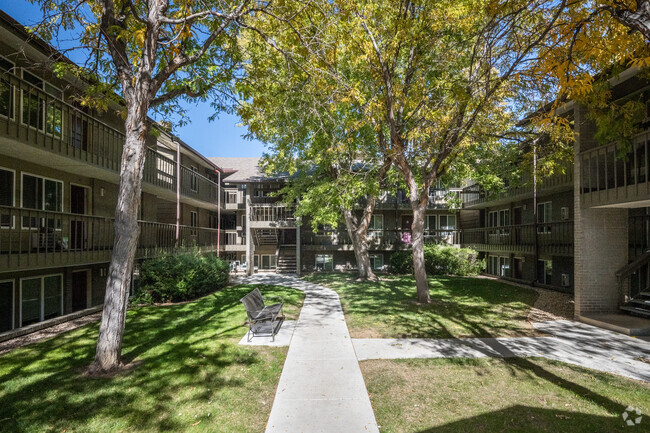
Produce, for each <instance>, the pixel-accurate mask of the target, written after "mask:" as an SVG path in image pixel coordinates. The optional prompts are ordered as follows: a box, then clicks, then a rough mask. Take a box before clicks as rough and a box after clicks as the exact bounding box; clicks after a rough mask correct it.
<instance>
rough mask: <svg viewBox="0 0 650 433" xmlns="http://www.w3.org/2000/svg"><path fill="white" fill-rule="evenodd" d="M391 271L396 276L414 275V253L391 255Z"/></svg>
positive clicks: (395, 253) (402, 252)
mask: <svg viewBox="0 0 650 433" xmlns="http://www.w3.org/2000/svg"><path fill="white" fill-rule="evenodd" d="M390 269H391V271H392V272H393V273H394V274H413V253H412V252H411V251H410V250H409V251H396V252H394V253H393V254H391V256H390Z"/></svg>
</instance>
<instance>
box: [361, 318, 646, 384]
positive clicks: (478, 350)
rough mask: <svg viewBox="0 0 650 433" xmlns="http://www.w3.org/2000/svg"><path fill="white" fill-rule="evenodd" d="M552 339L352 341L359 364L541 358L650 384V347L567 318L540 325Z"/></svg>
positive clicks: (540, 323) (541, 329)
mask: <svg viewBox="0 0 650 433" xmlns="http://www.w3.org/2000/svg"><path fill="white" fill-rule="evenodd" d="M533 325H534V326H535V328H537V329H538V330H540V331H544V332H546V333H548V334H550V335H552V336H551V337H522V338H464V339H417V338H409V339H406V338H398V339H354V340H352V342H353V344H354V348H355V350H356V353H357V356H358V358H359V360H365V359H398V358H485V357H493V358H508V357H525V356H539V357H543V358H548V359H553V360H556V361H562V362H566V363H569V364H575V365H579V366H582V367H587V368H592V369H594V370H600V371H605V372H608V373H614V374H619V375H621V376H625V377H629V378H632V379H636V380H643V381H646V382H650V364H648V363H647V362H642V361H641V359H649V358H650V343H649V342H647V341H643V340H640V339H637V338H633V337H629V336H627V335H623V334H619V333H616V332H612V331H608V330H605V329H601V328H596V327H595V326H591V325H587V324H584V323H579V322H573V321H569V320H557V321H549V322H539V323H534V324H533Z"/></svg>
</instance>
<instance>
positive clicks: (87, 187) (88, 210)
mask: <svg viewBox="0 0 650 433" xmlns="http://www.w3.org/2000/svg"><path fill="white" fill-rule="evenodd" d="M68 185H69V187H68V188H69V189H70V190H71V191H70V205H69V206H68V207H69V210H70V212H69V213H72V187H73V186H77V187H79V188H85V189H86V190H87V191H88V196H87V197H86V210H85V213H83V214H75V215H92V213H90V207H91V206H90V201H91V200H92V196H93V187H92V186H89V185H83V184H81V183H75V182H70V183H68ZM64 188H65V185H64ZM61 199H63V197H61ZM62 207H63V206H62Z"/></svg>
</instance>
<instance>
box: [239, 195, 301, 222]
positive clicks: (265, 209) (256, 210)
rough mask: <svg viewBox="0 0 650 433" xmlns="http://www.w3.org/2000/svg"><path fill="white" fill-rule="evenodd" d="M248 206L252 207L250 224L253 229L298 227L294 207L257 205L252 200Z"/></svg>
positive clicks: (270, 204)
mask: <svg viewBox="0 0 650 433" xmlns="http://www.w3.org/2000/svg"><path fill="white" fill-rule="evenodd" d="M248 205H249V207H250V216H249V224H250V227H251V229H256V228H263V229H265V228H278V229H281V228H295V227H297V225H296V218H295V217H294V214H293V207H289V206H286V205H283V204H274V203H267V204H260V203H257V204H255V203H252V202H251V201H250V200H249V201H248Z"/></svg>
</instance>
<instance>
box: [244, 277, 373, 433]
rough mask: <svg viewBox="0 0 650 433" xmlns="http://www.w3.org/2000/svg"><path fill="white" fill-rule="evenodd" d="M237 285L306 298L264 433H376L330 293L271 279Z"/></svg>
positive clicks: (333, 294) (290, 280) (336, 301)
mask: <svg viewBox="0 0 650 433" xmlns="http://www.w3.org/2000/svg"><path fill="white" fill-rule="evenodd" d="M238 282H241V283H246V284H274V285H278V286H286V287H292V288H295V289H298V290H302V291H304V292H305V295H306V297H305V302H304V304H303V307H302V310H301V312H300V317H299V318H298V321H297V322H296V325H295V330H294V333H293V337H292V338H291V344H290V346H289V353H288V354H287V359H286V361H285V363H284V368H283V369H282V376H280V382H279V383H278V389H277V392H276V394H275V399H274V401H273V407H272V409H271V415H270V417H269V421H268V423H267V426H266V432H267V433H279V432H291V433H319V432H322V433H326V432H327V433H341V432H355V433H356V432H372V433H378V432H379V428H378V427H377V421H376V420H375V414H374V412H373V410H372V406H371V405H370V398H369V397H368V391H367V390H366V385H365V383H364V381H363V376H362V375H361V369H360V368H359V363H358V361H357V357H356V354H355V353H354V348H353V347H352V340H351V339H350V334H349V333H348V327H347V325H346V323H345V318H344V316H343V310H342V309H341V302H340V301H339V297H338V295H337V294H336V292H334V291H333V290H331V289H328V288H326V287H323V286H319V285H317V284H312V283H308V282H306V281H303V280H300V279H298V278H296V277H291V276H284V275H276V274H257V275H254V276H252V277H248V278H241V279H238Z"/></svg>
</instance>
